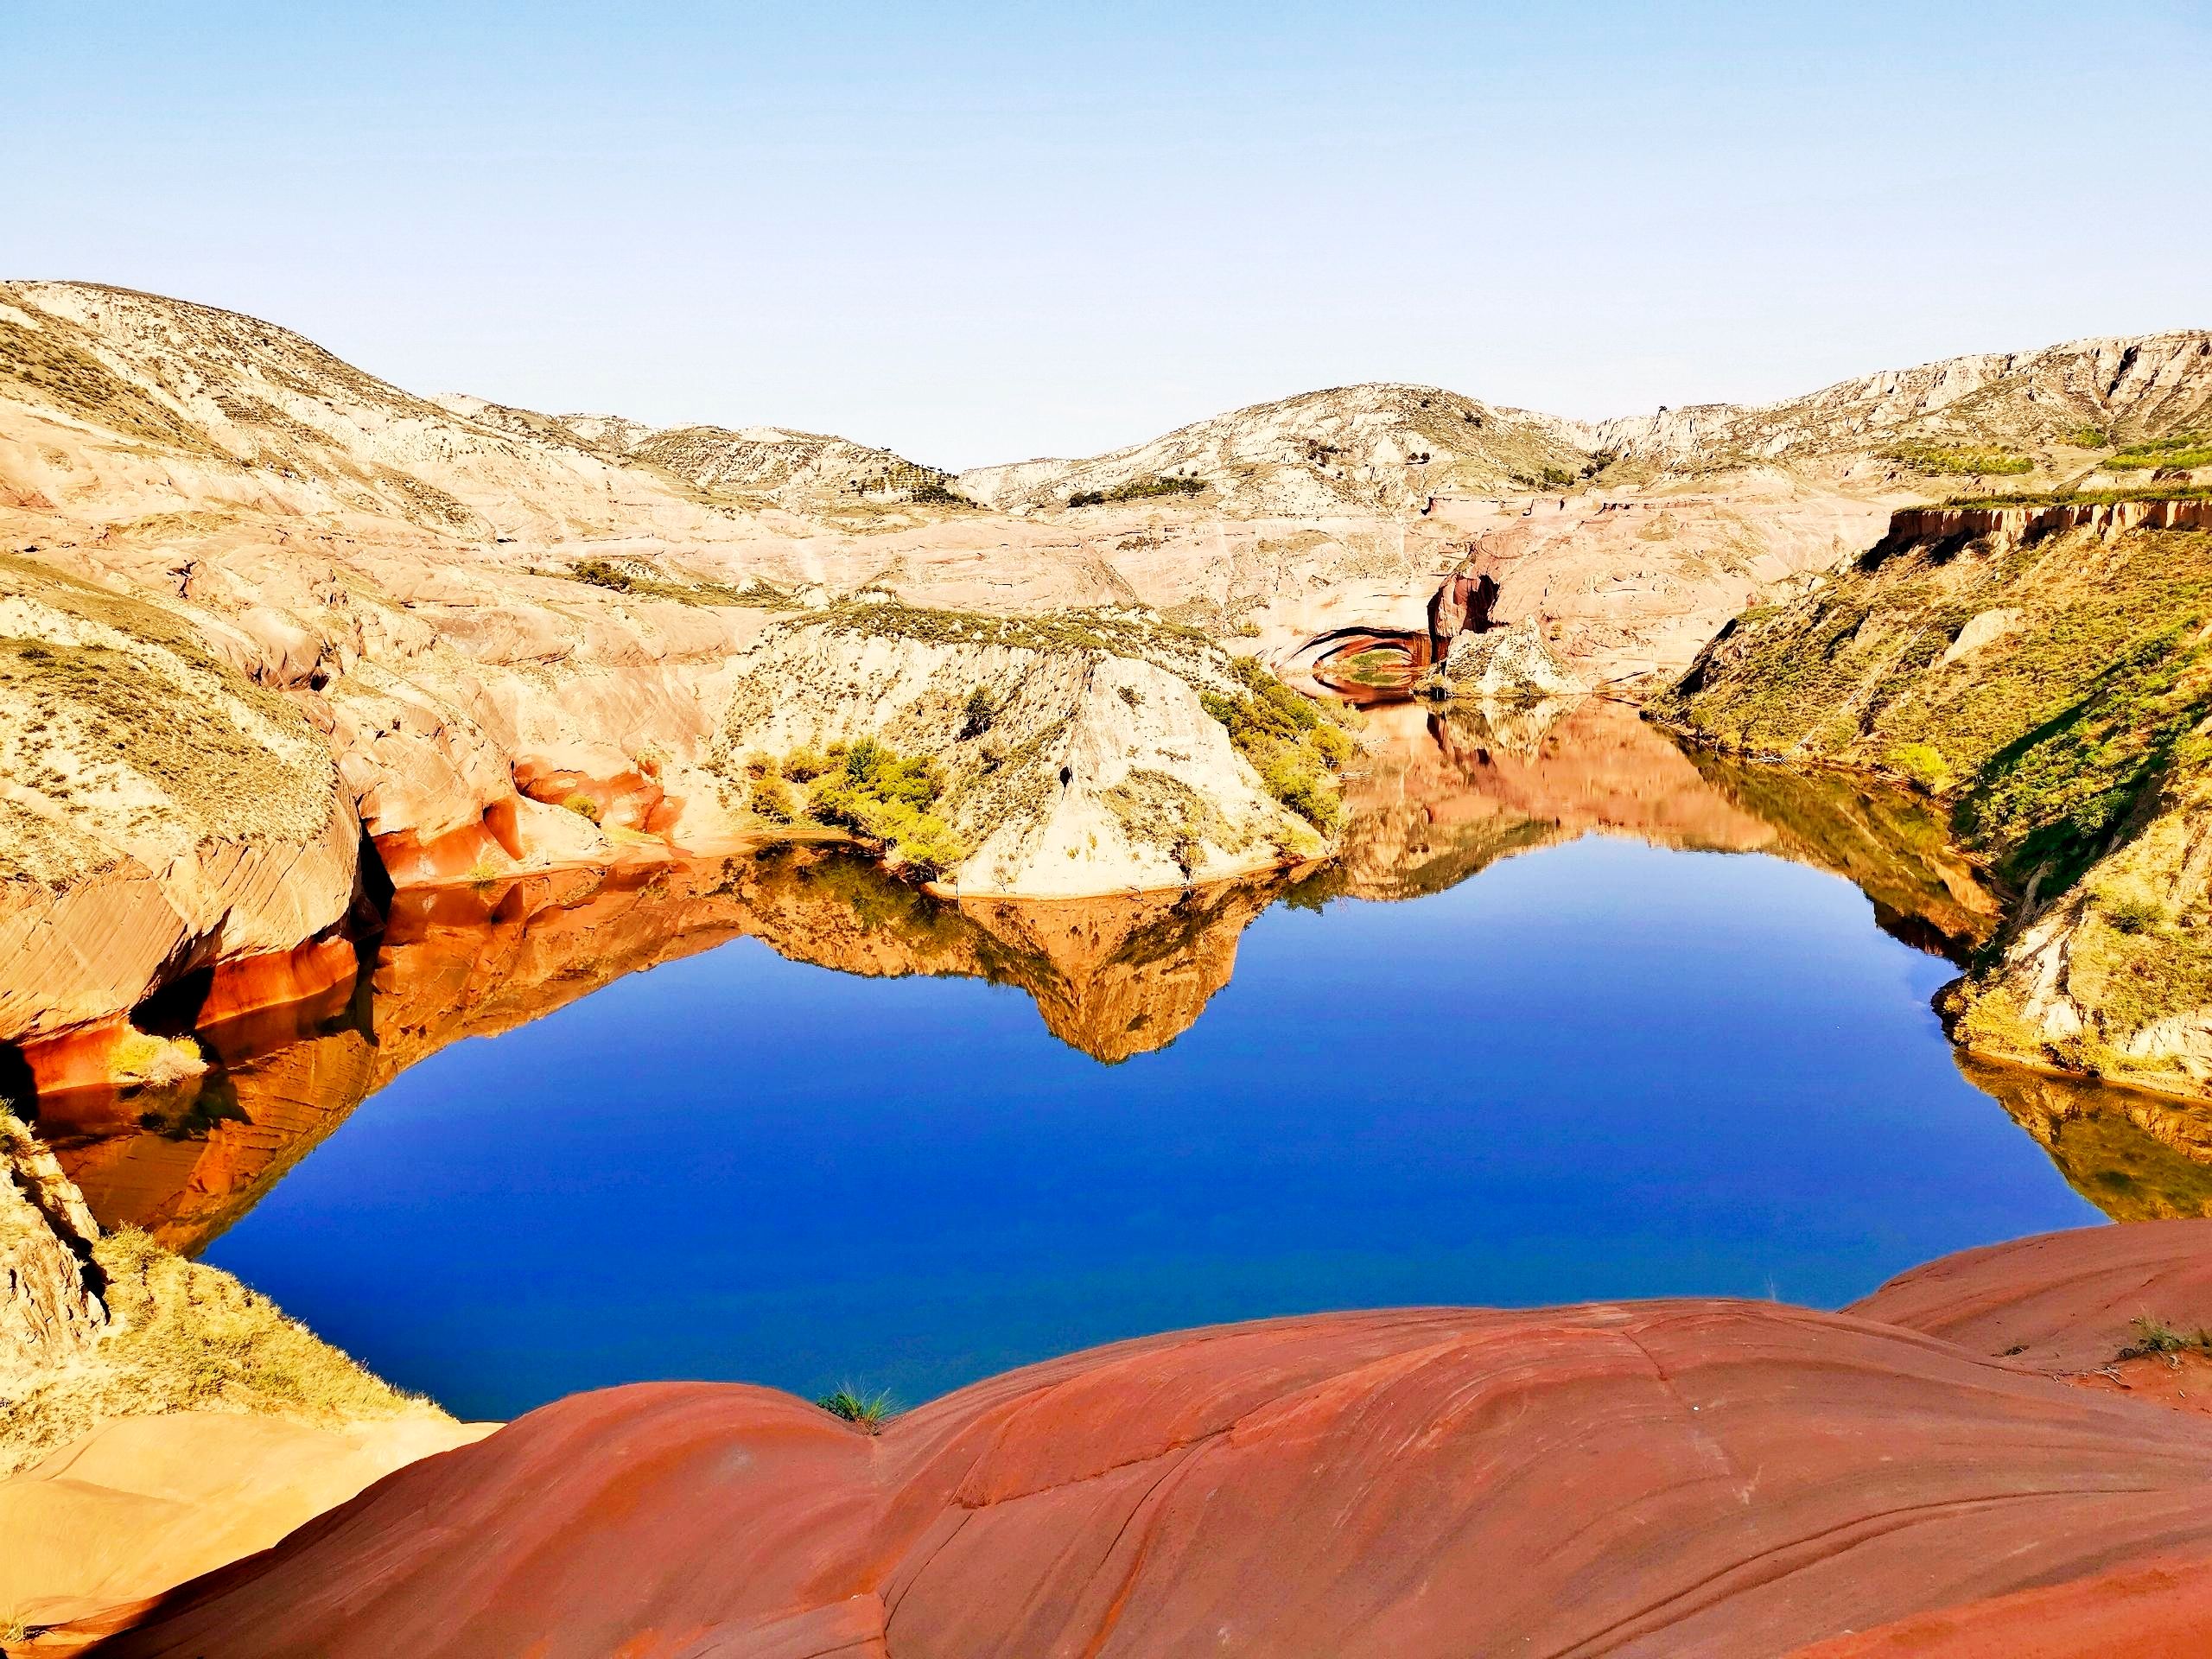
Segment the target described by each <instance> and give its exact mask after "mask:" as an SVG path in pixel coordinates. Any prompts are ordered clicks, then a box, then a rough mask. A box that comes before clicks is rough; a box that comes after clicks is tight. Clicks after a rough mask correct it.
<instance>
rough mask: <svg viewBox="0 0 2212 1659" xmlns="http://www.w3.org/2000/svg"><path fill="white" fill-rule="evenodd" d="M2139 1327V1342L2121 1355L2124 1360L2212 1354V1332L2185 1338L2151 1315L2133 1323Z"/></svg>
mask: <svg viewBox="0 0 2212 1659" xmlns="http://www.w3.org/2000/svg"><path fill="white" fill-rule="evenodd" d="M2129 1323H2130V1324H2132V1325H2133V1326H2134V1327H2135V1340H2134V1341H2133V1342H2131V1343H2129V1344H2127V1346H2126V1347H2125V1348H2123V1349H2121V1350H2120V1353H2119V1356H2118V1357H2120V1358H2121V1359H2143V1358H2145V1357H2149V1356H2151V1355H2152V1354H2157V1355H2160V1356H2164V1357H2166V1358H2167V1359H2168V1360H2169V1362H2170V1363H2176V1362H2173V1361H2172V1356H2174V1355H2176V1354H2183V1353H2198V1354H2207V1353H2212V1331H2205V1330H2201V1329H2200V1330H2199V1331H2198V1332H2196V1335H2195V1336H2183V1334H2182V1333H2181V1332H2179V1331H2177V1330H2176V1329H2175V1328H2174V1327H2173V1326H2172V1325H2168V1324H2167V1323H2166V1322H2165V1321H2164V1319H2152V1317H2151V1316H2150V1315H2149V1314H2147V1313H2139V1314H2137V1315H2136V1316H2135V1318H2134V1319H2132V1320H2130V1321H2129Z"/></svg>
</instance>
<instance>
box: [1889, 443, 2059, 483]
mask: <svg viewBox="0 0 2212 1659" xmlns="http://www.w3.org/2000/svg"><path fill="white" fill-rule="evenodd" d="M1882 459H1883V460H1885V461H1897V462H1900V463H1901V464H1903V465H1904V466H1907V467H1911V468H1912V469H1913V470H1914V471H1916V472H1921V473H1929V474H1935V475H1937V476H1941V475H1943V474H1961V475H1964V474H1980V475H1990V474H2010V473H2031V472H2033V471H2035V469H2036V464H2035V462H2034V461H2031V460H2029V459H2028V458H2027V456H2025V455H2022V454H2014V453H2013V452H2012V450H2009V449H1993V448H1959V447H1953V446H1951V445H1948V444H1941V443H1900V444H1898V445H1897V446H1896V447H1894V448H1889V449H1885V450H1884V451H1883V452H1882Z"/></svg>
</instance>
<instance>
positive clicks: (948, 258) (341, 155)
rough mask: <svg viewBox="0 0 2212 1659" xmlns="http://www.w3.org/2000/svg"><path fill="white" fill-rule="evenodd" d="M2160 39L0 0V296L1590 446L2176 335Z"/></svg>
mask: <svg viewBox="0 0 2212 1659" xmlns="http://www.w3.org/2000/svg"><path fill="white" fill-rule="evenodd" d="M325 12H327V13H330V14H332V15H320V14H323V13H325ZM2208 48H2212V10H2208V8H2207V6H2205V5H2203V4H2196V3H2179V0H2151V3H2113V4H2107V5H2104V6H2101V7H2084V6H2081V5H2078V4H2077V5H2072V6H2065V7H2060V6H2046V5H2040V4H2033V3H2026V4H2016V5H2011V6H2007V7H2004V8H2001V9H2000V8H1994V7H1986V6H1963V5H1951V4H1944V3H1935V0H1930V3H1923V4H1918V5H1909V6H1890V5H1866V6H1860V7H1856V8H1836V7H1821V8H1812V7H1796V6H1775V5H1769V6H1756V7H1754V6H1730V5H1700V6H1691V5H1679V6H1664V5H1653V6H1615V5H1605V4H1586V5H1580V6H1574V7H1561V8H1558V9H1556V10H1553V9H1545V8H1535V7H1501V6H1481V5H1465V6H1438V5H1419V4H1395V3H1370V4H1367V5H1363V6H1358V7H1353V6H1346V5H1342V4H1335V5H1306V4H1300V3H1278V4H1274V5H1268V6H1258V5H1217V6H1211V7H1204V8H1200V7H1192V6H1166V5H1156V4H1147V3H1136V4H1128V3H1124V4H1116V5H1111V6H1107V5H1097V6H1074V5H1050V4H1031V5H994V4H970V5H963V6H960V7H957V8H955V7H943V8H938V7H919V6H881V5H871V4H866V3H849V4H844V5H840V6H834V7H832V6H813V7H793V6H788V5H785V6H776V7H756V6H749V5H728V6H705V5H690V4H682V3H667V4H658V5H641V6H637V7H625V6H620V5H610V4H607V3H603V0H602V3H598V4H594V5H589V6H582V5H575V6H572V5H566V4H540V5H531V6H497V5H469V4H465V3H448V4H443V5H434V6H425V5H415V4H410V3H404V0H403V3H392V4H385V5H381V6H378V7H375V8H368V7H361V8H350V9H339V8H327V9H326V8H320V7H312V6H301V5H297V4H289V5H283V6H277V5H225V4H220V3H198V4H194V5H191V6H177V5H174V4H161V5H143V6H141V5H124V4H101V3H97V0H86V3H82V4H78V5H67V6H65V5H62V4H59V3H54V0H45V3H40V4H37V5H32V4H29V3H25V0H0V154H4V155H5V156H7V158H8V159H7V169H6V170H7V176H8V196H9V201H8V205H7V207H6V210H5V212H4V214H0V273H4V274H6V275H10V276H37V277H84V278H91V279H96V280H102V281H108V282H114V283H123V284H125V285H128V286H131V287H137V288H145V289H154V290H156V291H160V292H163V293H170V294H176V295H180V296H185V297H188V298H191V299H196V300H203V301H207V302H211V303H215V304H220V305H225V306H228V307H232V308H236V309H239V310H245V311H250V312H252V313H254V314H256V315H261V316H264V317H267V318H269V319H270V320H271V321H277V322H280V323H283V324H285V325H287V326H289V327H295V328H297V329H300V330H301V331H302V332H304V333H306V334H309V335H311V336H312V337H314V338H315V339H316V340H320V341H321V342H322V343H323V344H325V345H327V346H329V347H330V348H331V349H333V350H334V351H336V352H338V353H340V355H342V356H344V357H346V358H348V359H352V360H353V361H355V362H357V363H359V364H360V365H363V366H364V367H366V368H369V369H371V370H372V371H373V372H377V373H379V374H382V375H385V376H386V377H388V378H391V379H394V380H397V381H398V382H399V383H400V384H402V385H406V386H409V387H410V388H413V389H415V390H417V391H448V390H454V391H475V392H479V393H481V394H483V395H485V396H487V397H498V398H501V399H503V400H505V401H508V402H512V403H518V404H527V405H531V406H533V407H539V408H548V409H555V410H569V409H607V410H618V411H620V412H622V413H626V414H629V415H632V416H638V417H639V418H642V419H646V420H651V421H653V422H656V423H675V422H679V421H695V420H704V421H717V422H721V423H728V424H745V423H753V422H762V421H768V422H776V423H784V424H788V425H794V426H803V427H810V428H814V429H826V430H834V431H840V432H844V433H848V434H849V435H853V436H855V437H860V438H863V439H867V440H870V441H874V442H884V443H888V444H890V445H892V446H893V447H894V448H899V449H900V450H902V451H904V452H906V453H907V454H912V455H913V456H915V457H916V458H918V459H920V460H924V461H933V462H937V463H938V464H942V465H950V466H961V465H969V464H974V463H976V462H980V461H995V460H1009V459H1015V458H1019V457H1021V456H1025V455H1030V454H1081V453H1088V452H1090V451H1094V450H1096V449H1100V448H1107V447H1109V446H1111V445H1114V444H1116V443H1120V442H1129V441H1133V440H1135V439H1138V438H1141V437H1146V436H1149V435H1152V434H1154V433H1155V432H1157V431H1160V430H1164V429H1166V428H1168V427H1171V426H1173V425H1176V424H1179V423H1181V422H1183V421H1185V420H1189V419H1193V418H1196V417H1198V416H1203V415H1206V414H1210V413H1212V412H1214V411H1216V410H1222V409H1225V408H1229V407H1231V406H1234V405H1236V404H1243V403H1249V402H1252V401H1255V400H1256V399H1260V398H1264V397H1277V396H1281V395H1283V394H1286V393H1288V392H1292V391H1300V390H1304V389H1306V388H1308V387H1311V386H1315V385H1338V384H1343V383H1345V382H1349V381H1354V380H1362V379H1409V380H1421V381H1427V382H1433V383H1436V384H1439V385H1446V386H1450V387H1452V388H1453V389H1455V390H1458V391H1465V392H1469V393H1471V394H1473V395H1475V396H1478V397H1487V398H1491V399H1493V400H1496V401H1499V402H1507V403H1518V404H1528V405H1532V406H1535V407H1539V408H1545V409H1550V410H1556V411H1558V412H1560V413H1563V414H1569V415H1578V416H1601V415H1605V414H1611V413H1617V412H1630V411H1634V410H1643V409H1648V408H1649V407H1652V406H1654V405H1656V404H1660V403H1670V404H1681V403H1688V402H1694V401H1700V400H1704V399H1710V398H1736V399H1760V398H1766V397H1779V396H1783V395H1787V394H1789V393H1790V392H1794V391H1804V390H1808V389H1810V388H1811V387H1813V386H1815V385H1821V384H1824V383H1826V382H1827V381H1829V380H1833V379H1835V378H1840V377H1841V376H1843V375H1846V374H1850V373H1854V372H1863V371H1867V370H1872V369H1875V368H1878V367H1883V366H1886V365H1894V364H1903V363H1910V362H1916V361H1920V360H1923V359H1927V358H1930V357H1936V356H1943V355H1947V354H1949V353H1955V352H1963V351H1974V350H2001V349H2006V348H2012V347H2025V346H2037V345H2043V344H2046V343H2049V342H2050V341H2052V340H2062V339H2069V338H2073V337H2075V336H2079V335H2082V334H2098V333H2135V332H2142V331H2146V330H2151V329H2156V328H2161V327H2191V326H2194V327H2203V326H2208V325H2212V219H2208V216H2207V215H2206V214H2205V213H2203V212H2202V204H2203V200H2204V194H2205V190H2206V188H2207V185H2206V181H2207V180H2208V179H2212V121H2208V119H2207V118H2206V108H2207V93H2206V91H2205V84H2206V82H2205V78H2206V65H2207V63H2208V61H2212V57H2208Z"/></svg>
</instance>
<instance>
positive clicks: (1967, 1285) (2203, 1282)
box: [1847, 1220, 2212, 1373]
mask: <svg viewBox="0 0 2212 1659" xmlns="http://www.w3.org/2000/svg"><path fill="white" fill-rule="evenodd" d="M1847 1311H1848V1312H1850V1313H1856V1314H1859V1315H1860V1316H1861V1317H1863V1318H1866V1319H1879V1320H1882V1321H1883V1322H1885V1324H1889V1325H1903V1326H1904V1327H1905V1328H1907V1329H1908V1330H1913V1331H1924V1332H1927V1333H1928V1334H1929V1335H1930V1336H1935V1337H1941V1338H1943V1339H1944V1340H1945V1341H1947V1342H1952V1343H1955V1344H1958V1345H1959V1346H1960V1347H1961V1348H1964V1349H1967V1351H1970V1352H1973V1353H1977V1354H1990V1355H1996V1356H2002V1357H2010V1358H2012V1359H2013V1360H2015V1361H2016V1362H2017V1363H2019V1364H2021V1365H2023V1366H2030V1367H2032V1368H2034V1369H2036V1370H2045V1371H2056V1372H2062V1373H2072V1372H2081V1371H2094V1370H2097V1369H2098V1368H2100V1367H2101V1366H2105V1365H2108V1364H2110V1363H2112V1362H2113V1359H2114V1358H2115V1357H2117V1356H2118V1354H2119V1353H2120V1350H2121V1349H2123V1348H2125V1347H2126V1346H2127V1345H2128V1344H2130V1343H2132V1342H2133V1341H2134V1340H2135V1339H2136V1337H2137V1332H2136V1331H2135V1329H2134V1321H2135V1320H2136V1319H2139V1318H2144V1319H2157V1320H2158V1321H2160V1322H2161V1323H2163V1324H2165V1325H2171V1326H2173V1327H2174V1328H2176V1329H2177V1330H2180V1331H2183V1332H2190V1333H2193V1332H2196V1331H2198V1330H2200V1329H2204V1328H2212V1220H2192V1221H2151V1222H2138V1223H2134V1224H2131V1225H2128V1226H2126V1227H2091V1228H2086V1229H2083V1230H2081V1231H2078V1232H2065V1233H2044V1234H2042V1235H2040V1236H2037V1237H2034V1238H2023V1239H2016V1240H2014V1241H2013V1242H2012V1243H2009V1244H1993V1245H1990V1246H1988V1247H1987V1248H1986V1249H1979V1250H1964V1251H1961V1252H1960V1253H1959V1254H1958V1255H1947V1256H1944V1257H1943V1258H1942V1260H1940V1261H1936V1262H1929V1263H1928V1264H1927V1265H1926V1266H1924V1267H1919V1268H1913V1269H1912V1270H1911V1271H1910V1273H1904V1274H1899V1275H1898V1276H1897V1278H1895V1279H1892V1280H1891V1281H1890V1282H1889V1283H1888V1284H1886V1285H1884V1286H1883V1287H1881V1288H1880V1289H1879V1290H1878V1291H1876V1292H1875V1293H1874V1294H1872V1296H1869V1297H1867V1298H1866V1300H1863V1301H1860V1302H1856V1303H1853V1305H1852V1306H1851V1307H1850V1308H1849V1309H1848V1310H1847Z"/></svg>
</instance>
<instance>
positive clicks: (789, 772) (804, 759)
mask: <svg viewBox="0 0 2212 1659" xmlns="http://www.w3.org/2000/svg"><path fill="white" fill-rule="evenodd" d="M829 765H830V763H829V760H828V759H826V758H825V757H824V756H823V755H822V754H821V753H817V751H815V750H813V749H793V750H792V751H791V753H789V754H787V755H785V757H784V761H783V773H784V776H785V777H786V778H788V779H791V781H792V782H793V783H795V784H810V783H812V782H813V781H814V780H815V779H817V778H819V777H820V776H821V775H822V774H823V772H827V771H829Z"/></svg>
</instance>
